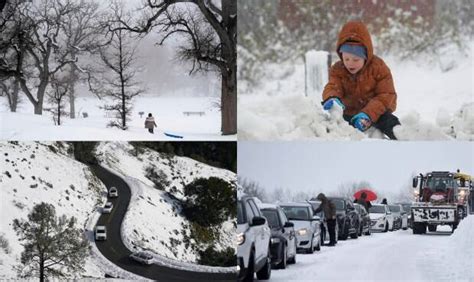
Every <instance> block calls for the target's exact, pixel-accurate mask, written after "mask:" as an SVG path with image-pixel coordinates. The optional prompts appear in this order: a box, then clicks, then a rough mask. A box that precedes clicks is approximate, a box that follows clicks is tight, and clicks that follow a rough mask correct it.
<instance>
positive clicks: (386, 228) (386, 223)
mask: <svg viewBox="0 0 474 282" xmlns="http://www.w3.org/2000/svg"><path fill="white" fill-rule="evenodd" d="M387 231H388V221H387V222H385V229H384V230H383V231H382V232H387Z"/></svg>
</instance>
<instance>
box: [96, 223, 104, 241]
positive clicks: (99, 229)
mask: <svg viewBox="0 0 474 282" xmlns="http://www.w3.org/2000/svg"><path fill="white" fill-rule="evenodd" d="M95 240H96V241H105V240H107V228H105V226H104V225H97V226H96V227H95Z"/></svg>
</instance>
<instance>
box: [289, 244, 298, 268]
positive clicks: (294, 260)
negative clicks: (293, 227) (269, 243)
mask: <svg viewBox="0 0 474 282" xmlns="http://www.w3.org/2000/svg"><path fill="white" fill-rule="evenodd" d="M288 263H289V264H295V263H296V240H295V254H294V255H293V257H292V258H290V259H289V260H288Z"/></svg>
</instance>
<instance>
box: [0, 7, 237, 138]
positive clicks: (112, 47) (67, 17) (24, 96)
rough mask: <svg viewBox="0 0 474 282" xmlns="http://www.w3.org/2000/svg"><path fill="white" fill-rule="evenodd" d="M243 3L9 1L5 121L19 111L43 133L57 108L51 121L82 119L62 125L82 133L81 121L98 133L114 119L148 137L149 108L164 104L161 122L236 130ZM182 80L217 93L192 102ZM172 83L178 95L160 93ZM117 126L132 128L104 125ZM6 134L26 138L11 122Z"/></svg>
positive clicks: (3, 43) (199, 132) (1, 47)
mask: <svg viewBox="0 0 474 282" xmlns="http://www.w3.org/2000/svg"><path fill="white" fill-rule="evenodd" d="M215 2H219V3H215ZM236 9H237V8H236V4H235V3H234V2H233V1H226V0H224V1H212V2H211V1H164V2H162V1H147V2H143V3H142V2H138V1H131V2H129V1H112V2H110V3H107V4H105V3H102V2H99V1H86V0H77V1H76V0H41V1H22V0H12V1H8V3H7V5H5V7H4V8H3V11H2V13H1V15H0V31H1V33H2V38H1V40H0V94H1V97H2V102H4V103H5V104H6V105H5V106H4V107H3V108H2V109H3V110H2V115H4V117H5V119H4V120H5V124H6V125H8V124H9V122H8V121H9V120H16V122H17V125H20V126H21V127H24V129H30V128H31V129H32V130H33V133H30V134H32V135H34V134H37V135H40V136H31V135H26V136H25V137H24V138H25V139H28V138H29V139H32V138H33V139H35V138H34V137H38V138H43V137H44V136H41V134H42V133H41V132H36V131H35V130H34V125H39V124H40V125H41V126H43V125H44V119H42V118H43V116H45V115H47V116H48V117H49V122H50V123H51V124H52V123H54V125H57V126H60V125H69V126H74V128H72V129H73V130H71V128H69V131H68V129H67V127H66V128H63V131H64V132H65V133H62V136H66V137H71V138H72V139H75V137H74V132H73V131H74V130H76V131H80V133H81V134H85V135H86V134H89V135H91V134H94V133H95V132H94V131H97V129H102V128H105V127H106V126H107V127H112V128H118V129H120V130H122V131H129V134H128V135H125V136H124V138H126V139H146V138H143V133H141V132H140V133H141V134H142V136H140V135H139V134H137V133H135V132H136V131H137V132H138V130H137V128H136V127H141V128H143V126H142V125H140V124H142V123H143V120H144V118H145V117H144V114H145V113H146V114H148V113H149V112H150V113H151V112H153V113H154V112H156V111H160V112H159V113H158V115H159V116H158V119H159V120H158V121H159V122H161V123H158V125H159V128H160V129H161V128H163V127H167V128H168V129H169V130H171V131H178V132H181V133H182V134H187V133H190V134H189V135H190V136H191V139H200V138H209V137H208V136H207V135H211V138H212V137H215V138H217V139H219V136H221V135H233V134H236V127H237V125H236V110H237V109H236V99H237V97H236V45H235V42H236V27H237V26H236ZM145 45H146V46H147V47H146V48H148V49H151V48H153V49H152V50H151V51H149V50H146V49H144V48H145V47H143V46H145ZM156 58H158V59H156ZM169 73H176V74H175V75H176V77H174V78H173V80H174V81H171V79H170V77H171V76H170V75H169ZM144 78H145V79H144ZM158 82H159V83H158ZM170 84H171V85H170ZM183 85H186V86H187V88H183ZM180 87H182V88H180ZM173 88H176V89H178V92H185V94H187V96H191V97H194V98H198V97H204V96H205V97H208V96H212V99H210V98H207V99H206V100H205V101H204V102H203V101H201V100H202V99H201V100H196V99H194V100H192V99H191V100H190V99H188V100H189V101H188V100H186V101H183V100H180V99H179V97H176V96H183V93H175V91H173ZM165 89H166V90H167V91H168V92H174V93H172V94H173V95H172V97H173V96H174V97H173V98H172V99H168V100H166V101H165V102H163V101H162V100H154V99H152V98H153V97H156V96H157V95H158V96H159V95H160V93H163V92H164V90H165ZM179 89H181V90H179ZM218 92H220V93H218ZM184 96H186V95H184ZM83 97H87V98H88V100H87V102H81V98H83ZM184 104H185V105H184ZM96 108H98V109H99V110H95V109H96ZM6 111H9V112H10V113H15V112H17V113H21V114H22V115H13V116H12V115H11V114H7V113H5V112H6ZM26 113H27V114H32V113H34V114H35V116H31V115H30V116H28V117H25V116H24V115H23V114H26ZM173 114H174V116H173ZM38 116H41V117H40V118H38ZM99 117H100V118H99ZM160 118H161V119H160ZM18 119H20V122H19V120H18ZM51 119H52V121H51ZM66 119H67V122H65V121H66ZM78 119H80V120H81V122H78V121H75V120H78ZM96 123H101V124H99V125H97V124H96ZM103 123H106V124H103ZM196 125H198V126H196ZM83 127H88V128H93V129H94V130H92V129H91V130H89V131H88V132H87V131H86V130H85V129H83ZM94 127H95V128H94ZM167 128H163V131H164V130H165V129H167ZM211 128H212V129H211ZM56 129H57V128H51V127H48V128H47V130H50V131H51V133H53V132H55V131H54V130H56ZM193 130H194V131H193ZM27 131H28V130H27ZM133 133H135V135H133ZM43 134H44V133H43ZM112 134H119V135H120V134H124V133H120V131H117V130H115V131H109V132H108V133H103V135H105V136H107V135H108V136H110V135H112ZM125 134H126V133H125ZM182 134H180V135H182ZM2 135H4V136H3V137H4V139H9V138H12V137H13V136H16V137H15V138H17V139H18V138H20V139H21V136H20V137H19V135H21V133H19V132H15V131H14V129H10V128H4V129H3V133H2ZM68 135H71V136H68ZM203 136H206V137H203ZM48 138H49V137H48ZM51 138H53V139H54V137H51ZM99 138H100V137H99ZM104 138H105V137H104ZM36 139H37V138H36ZM82 139H84V138H82Z"/></svg>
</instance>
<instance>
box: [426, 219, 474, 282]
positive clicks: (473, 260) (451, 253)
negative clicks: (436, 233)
mask: <svg viewBox="0 0 474 282" xmlns="http://www.w3.org/2000/svg"><path fill="white" fill-rule="evenodd" d="M472 234H474V216H473V215H470V216H468V217H466V218H465V219H463V220H462V221H461V222H460V223H459V225H458V228H457V229H456V230H455V231H454V233H453V234H452V235H451V236H450V237H449V238H446V239H447V240H448V242H446V244H444V245H443V246H442V248H438V249H437V250H436V255H431V256H428V257H427V260H428V262H427V264H430V265H432V266H433V265H449V267H444V268H438V267H433V268H432V275H431V276H432V279H435V280H446V281H456V280H466V281H472V279H474V236H473V235H472Z"/></svg>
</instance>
